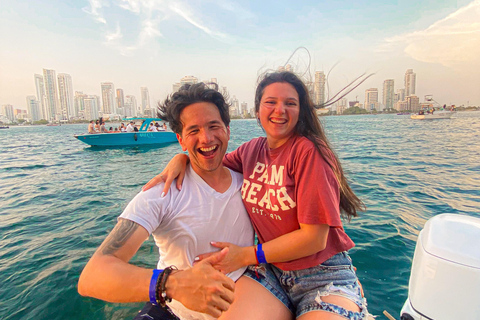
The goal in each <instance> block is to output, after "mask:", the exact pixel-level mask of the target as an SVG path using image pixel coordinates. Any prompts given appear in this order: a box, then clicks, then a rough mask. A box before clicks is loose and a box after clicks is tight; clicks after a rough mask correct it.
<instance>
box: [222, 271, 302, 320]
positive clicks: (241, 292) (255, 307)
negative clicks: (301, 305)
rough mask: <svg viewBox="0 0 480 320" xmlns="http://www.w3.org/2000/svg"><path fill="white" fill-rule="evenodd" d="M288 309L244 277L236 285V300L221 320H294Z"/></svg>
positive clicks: (251, 280)
mask: <svg viewBox="0 0 480 320" xmlns="http://www.w3.org/2000/svg"><path fill="white" fill-rule="evenodd" d="M293 318H294V316H293V314H292V313H291V312H290V310H288V308H287V307H286V306H285V305H284V304H283V303H282V302H281V301H280V300H278V299H277V298H276V297H275V296H274V295H273V294H272V293H271V292H270V291H268V290H267V289H266V288H265V287H264V286H262V285H261V284H260V283H258V282H257V281H255V280H253V279H250V278H248V277H245V276H242V277H240V279H238V280H237V282H236V283H235V300H234V302H233V303H232V305H231V306H230V308H229V309H228V311H227V312H224V313H223V314H222V316H221V317H220V318H218V319H219V320H244V319H249V320H254V319H259V320H265V319H272V320H293Z"/></svg>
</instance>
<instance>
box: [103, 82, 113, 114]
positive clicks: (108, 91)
mask: <svg viewBox="0 0 480 320" xmlns="http://www.w3.org/2000/svg"><path fill="white" fill-rule="evenodd" d="M101 87H102V112H103V113H104V114H112V113H116V112H115V88H114V86H113V83H112V82H102V83H101Z"/></svg>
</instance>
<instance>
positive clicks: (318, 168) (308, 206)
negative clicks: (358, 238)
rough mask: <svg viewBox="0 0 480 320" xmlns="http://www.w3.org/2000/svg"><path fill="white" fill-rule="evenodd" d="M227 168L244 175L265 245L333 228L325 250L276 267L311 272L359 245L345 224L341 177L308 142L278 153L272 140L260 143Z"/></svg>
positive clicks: (294, 142)
mask: <svg viewBox="0 0 480 320" xmlns="http://www.w3.org/2000/svg"><path fill="white" fill-rule="evenodd" d="M325 152H328V150H327V149H325ZM223 164H224V165H225V166H227V167H229V168H230V169H232V170H235V171H237V172H242V173H243V185H242V198H243V203H244V205H245V207H246V209H247V212H248V214H249V215H250V218H251V220H252V224H253V226H254V228H255V231H256V232H257V235H258V239H259V241H260V243H264V242H267V241H270V240H272V239H275V238H278V237H279V236H281V235H283V234H286V233H290V232H292V231H295V230H298V229H299V228H300V225H299V223H302V224H328V225H329V226H330V230H329V232H328V238H327V246H326V248H325V249H324V250H322V251H319V252H317V253H315V254H313V255H311V256H307V257H303V258H300V259H296V260H292V261H288V262H278V263H274V265H275V266H277V267H279V268H280V269H282V270H299V269H306V268H310V267H313V266H316V265H318V264H320V263H322V262H324V261H325V260H328V259H329V258H330V257H332V256H334V255H335V254H337V253H339V252H342V251H346V250H349V249H351V248H352V247H353V246H354V245H355V244H354V243H353V241H352V240H351V239H350V238H349V237H348V236H347V234H346V233H345V231H344V230H343V227H342V222H341V220H340V189H339V186H338V182H337V179H336V178H335V174H334V172H333V170H332V169H331V168H330V166H329V165H328V164H327V162H326V161H325V160H324V159H323V158H322V156H321V155H320V153H319V152H318V150H317V149H316V147H315V145H314V144H313V143H312V142H311V141H310V140H308V139H307V138H305V137H300V136H294V137H292V138H291V139H289V140H288V141H287V142H286V143H285V144H283V145H282V146H280V147H278V148H276V149H270V148H269V147H268V144H267V139H266V138H264V137H261V138H256V139H253V140H251V141H249V142H247V143H244V144H243V145H241V146H240V147H239V148H238V149H237V150H235V151H234V152H232V153H229V154H227V155H225V159H224V161H223Z"/></svg>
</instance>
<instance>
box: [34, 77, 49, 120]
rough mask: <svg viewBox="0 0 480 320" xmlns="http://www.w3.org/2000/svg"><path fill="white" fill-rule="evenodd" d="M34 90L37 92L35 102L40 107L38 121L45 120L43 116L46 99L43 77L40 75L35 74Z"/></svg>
mask: <svg viewBox="0 0 480 320" xmlns="http://www.w3.org/2000/svg"><path fill="white" fill-rule="evenodd" d="M34 79H35V89H36V90H37V101H38V102H39V105H40V119H47V117H46V116H45V114H46V111H45V106H46V97H45V86H44V85H43V76H42V75H41V74H35V75H34Z"/></svg>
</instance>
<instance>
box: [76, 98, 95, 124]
mask: <svg viewBox="0 0 480 320" xmlns="http://www.w3.org/2000/svg"><path fill="white" fill-rule="evenodd" d="M86 97H87V95H86V94H83V92H82V91H75V96H74V98H73V106H74V109H75V114H76V115H77V117H79V118H81V119H84V120H93V119H90V118H86V117H85V98H86Z"/></svg>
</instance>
